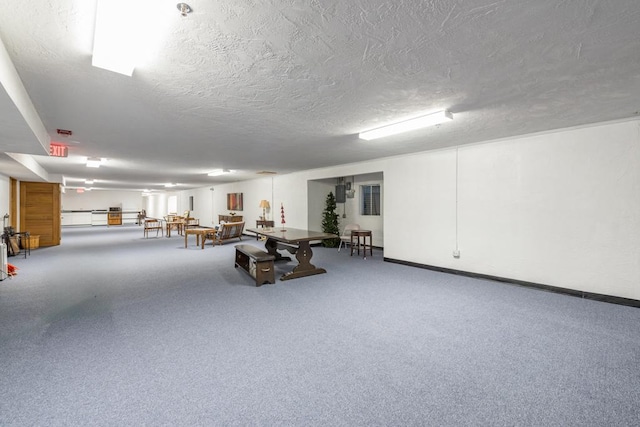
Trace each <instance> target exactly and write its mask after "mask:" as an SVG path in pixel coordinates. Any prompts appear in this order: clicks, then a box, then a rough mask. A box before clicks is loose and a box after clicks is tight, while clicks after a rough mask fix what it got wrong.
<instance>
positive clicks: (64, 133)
mask: <svg viewBox="0 0 640 427" xmlns="http://www.w3.org/2000/svg"><path fill="white" fill-rule="evenodd" d="M56 132H58V135H62V136H71V135H73V132H71V131H70V130H67V129H56Z"/></svg>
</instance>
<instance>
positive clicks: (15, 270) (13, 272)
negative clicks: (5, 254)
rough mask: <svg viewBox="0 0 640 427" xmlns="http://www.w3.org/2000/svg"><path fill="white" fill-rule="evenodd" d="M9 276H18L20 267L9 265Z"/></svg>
mask: <svg viewBox="0 0 640 427" xmlns="http://www.w3.org/2000/svg"><path fill="white" fill-rule="evenodd" d="M7 274H8V275H9V276H15V275H16V274H18V267H16V266H15V265H12V264H7Z"/></svg>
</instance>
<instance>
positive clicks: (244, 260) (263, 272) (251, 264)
mask: <svg viewBox="0 0 640 427" xmlns="http://www.w3.org/2000/svg"><path fill="white" fill-rule="evenodd" d="M274 259H275V257H274V256H273V255H269V254H268V253H267V252H265V251H263V250H262V249H260V248H256V247H255V246H251V245H236V262H235V265H234V267H235V268H238V267H240V268H242V269H243V270H244V271H246V272H247V273H249V274H250V275H251V277H253V278H254V279H256V286H262V285H263V284H264V283H275V282H276V281H275V275H274V274H273V260H274Z"/></svg>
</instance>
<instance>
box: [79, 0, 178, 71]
mask: <svg viewBox="0 0 640 427" xmlns="http://www.w3.org/2000/svg"><path fill="white" fill-rule="evenodd" d="M172 7H175V6H172ZM173 12H174V13H175V9H173ZM171 16H173V15H172V14H171V8H169V7H168V4H167V3H166V2H162V1H157V0H155V1H154V0H136V1H131V0H98V4H97V7H96V19H95V22H96V24H95V30H94V38H93V58H92V62H91V63H92V65H93V66H94V67H99V68H103V69H105V70H109V71H113V72H116V73H120V74H124V75H126V76H131V75H133V70H134V69H135V68H136V67H138V66H140V65H141V64H144V63H146V62H148V61H149V60H150V56H157V53H158V49H159V47H160V46H162V45H163V44H164V40H165V39H166V33H167V28H168V27H169V20H170V18H171Z"/></svg>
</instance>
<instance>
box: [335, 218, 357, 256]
mask: <svg viewBox="0 0 640 427" xmlns="http://www.w3.org/2000/svg"><path fill="white" fill-rule="evenodd" d="M351 230H360V225H359V224H347V225H345V226H344V230H343V231H342V234H341V235H340V244H339V245H338V252H340V248H341V247H342V245H343V244H344V245H345V247H346V246H347V245H346V244H347V243H349V244H351Z"/></svg>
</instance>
